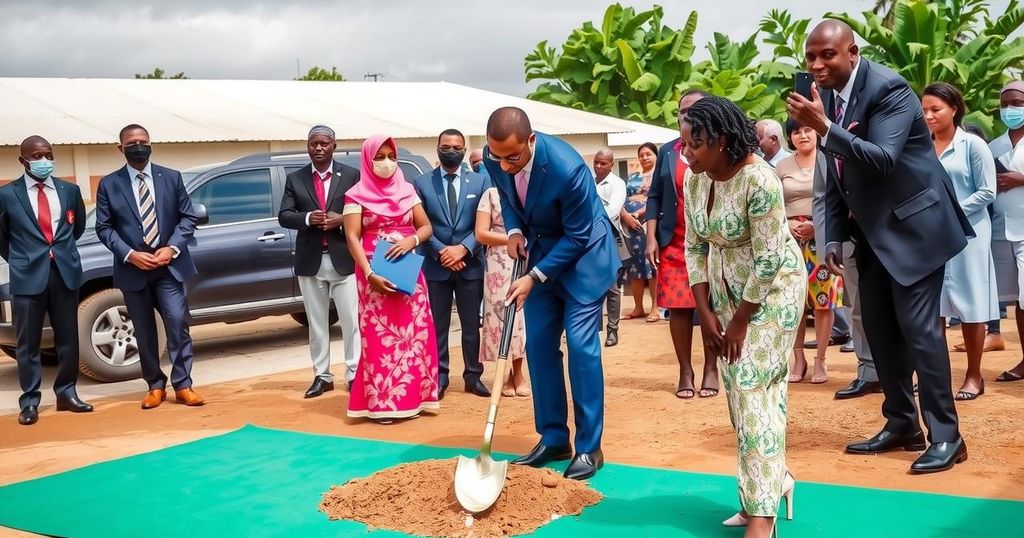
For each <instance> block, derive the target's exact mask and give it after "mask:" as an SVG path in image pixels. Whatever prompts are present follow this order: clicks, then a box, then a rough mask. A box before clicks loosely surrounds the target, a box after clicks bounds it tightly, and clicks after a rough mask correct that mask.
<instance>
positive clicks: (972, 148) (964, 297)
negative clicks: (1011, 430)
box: [921, 82, 999, 400]
mask: <svg viewBox="0 0 1024 538" xmlns="http://www.w3.org/2000/svg"><path fill="white" fill-rule="evenodd" d="M921 105H922V106H923V108H924V117H925V121H926V122H927V124H928V129H929V130H930V131H931V133H932V141H933V143H934V144H935V153H936V154H937V155H938V156H939V162H941V163H942V166H943V167H944V168H945V169H946V172H947V173H948V174H949V178H950V180H952V182H953V188H954V189H955V190H956V197H957V200H959V201H960V207H962V208H963V210H964V213H965V214H966V215H967V218H968V219H969V220H970V221H971V226H973V227H974V233H975V234H976V235H975V237H973V238H970V239H969V240H968V242H967V246H966V247H965V248H964V249H963V250H962V251H961V252H960V254H957V255H956V256H954V257H953V259H951V260H949V261H948V262H946V278H945V280H944V281H943V283H942V298H941V302H940V306H939V312H940V315H941V316H942V317H943V318H951V317H955V318H958V319H960V321H961V330H962V331H963V335H964V345H965V347H966V348H967V375H966V377H965V379H964V383H963V385H961V386H960V390H959V391H957V393H956V396H955V399H957V400H974V399H975V398H977V397H978V396H981V395H982V394H984V393H985V381H984V379H983V378H982V376H981V354H982V350H983V347H984V345H985V326H986V322H988V321H989V320H992V319H999V298H998V294H997V292H996V272H995V264H994V263H993V262H992V220H991V217H990V216H989V213H988V206H989V204H991V203H992V202H993V201H994V200H995V198H996V165H995V159H993V158H992V152H991V151H990V150H989V149H988V144H986V143H985V141H984V140H982V139H981V138H979V137H977V136H975V135H972V134H970V133H968V132H966V131H964V130H963V128H962V127H961V126H960V122H961V121H962V120H963V117H964V114H965V113H966V106H965V104H964V98H963V96H962V95H961V94H960V92H959V91H958V90H957V89H956V88H955V87H953V86H951V85H949V84H946V83H944V82H939V83H935V84H932V85H930V86H928V87H927V88H925V89H924V92H923V95H922V97H921Z"/></svg>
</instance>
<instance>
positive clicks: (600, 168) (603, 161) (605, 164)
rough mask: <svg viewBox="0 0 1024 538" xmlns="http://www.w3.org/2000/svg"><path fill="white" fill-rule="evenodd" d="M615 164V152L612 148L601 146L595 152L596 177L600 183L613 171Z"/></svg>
mask: <svg viewBox="0 0 1024 538" xmlns="http://www.w3.org/2000/svg"><path fill="white" fill-rule="evenodd" d="M614 165H615V154H613V153H612V150H611V148H601V149H599V150H597V153H595V154H594V179H596V180H597V182H598V183H600V182H602V181H604V178H606V177H608V174H610V173H612V166H614Z"/></svg>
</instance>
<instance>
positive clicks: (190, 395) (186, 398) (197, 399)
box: [174, 387, 206, 407]
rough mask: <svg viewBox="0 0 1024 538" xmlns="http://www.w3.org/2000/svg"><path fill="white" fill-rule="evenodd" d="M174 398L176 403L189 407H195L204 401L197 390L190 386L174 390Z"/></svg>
mask: <svg viewBox="0 0 1024 538" xmlns="http://www.w3.org/2000/svg"><path fill="white" fill-rule="evenodd" d="M174 399H175V400H176V401H177V402H178V403H180V404H185V405H187V406H190V407H197V406H200V405H203V404H204V403H206V400H204V399H203V397H202V396H200V395H199V393H198V392H196V391H194V390H192V387H189V388H187V389H181V390H176V391H174Z"/></svg>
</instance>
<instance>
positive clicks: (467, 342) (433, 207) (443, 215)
mask: <svg viewBox="0 0 1024 538" xmlns="http://www.w3.org/2000/svg"><path fill="white" fill-rule="evenodd" d="M465 156H466V137H464V136H463V135H462V133H461V132H459V131H458V130H456V129H448V130H446V131H444V132H442V133H441V135H440V136H438V137H437V158H438V160H439V161H440V162H441V165H440V166H439V167H437V168H435V169H433V170H432V171H430V172H427V173H426V174H423V175H421V176H419V177H418V178H416V179H415V180H414V181H413V185H414V186H415V187H416V194H417V195H418V196H419V197H420V200H421V201H422V202H423V209H424V210H425V211H426V212H427V217H428V218H429V219H430V225H431V226H432V227H433V229H434V235H432V236H431V237H430V240H429V241H427V242H425V243H423V244H422V245H421V246H420V253H421V254H423V256H424V257H425V258H426V260H425V261H424V262H423V275H424V276H425V277H426V279H427V289H428V292H429V294H430V311H431V314H432V315H433V316H434V327H436V331H437V356H438V374H439V377H440V378H439V383H440V387H439V389H438V398H439V399H440V398H444V393H445V391H446V390H448V370H449V367H448V365H449V352H448V330H449V326H450V324H451V318H452V295H453V294H454V297H455V307H456V309H457V310H458V311H459V322H460V323H461V324H462V360H463V362H464V363H465V369H464V370H463V372H462V379H463V380H464V381H465V383H466V392H470V393H473V394H476V395H477V396H483V397H487V396H490V395H491V392H490V391H489V390H487V385H484V384H483V383H482V382H481V381H480V374H482V373H483V371H484V367H483V365H482V364H480V305H481V303H482V302H483V300H484V280H483V279H484V249H483V248H482V247H481V246H480V244H479V243H477V241H476V234H475V227H476V208H477V206H478V205H479V204H480V199H481V198H483V196H484V191H486V190H487V188H488V187H489V186H490V183H489V182H488V181H487V178H485V177H483V176H481V175H480V174H477V173H475V172H470V171H469V170H467V169H465V168H464V167H463V166H462V159H463V158H464V157H465Z"/></svg>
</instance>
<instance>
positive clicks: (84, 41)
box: [0, 0, 1006, 96]
mask: <svg viewBox="0 0 1024 538" xmlns="http://www.w3.org/2000/svg"><path fill="white" fill-rule="evenodd" d="M1005 3H1006V1H1005V0H1003V1H999V0H996V2H995V4H996V5H1005ZM623 4H628V5H633V6H636V7H637V8H639V9H643V8H648V7H649V6H650V5H652V3H650V2H623ZM872 4H873V2H871V1H870V0H815V1H813V2H811V1H807V0H801V1H796V0H776V1H774V2H772V1H769V2H765V1H759V0H727V1H725V0H723V1H703V2H697V1H664V2H661V5H663V6H664V8H665V23H666V24H668V25H669V26H672V27H675V28H678V27H681V26H682V25H683V24H684V22H685V20H686V17H687V16H688V15H689V13H690V11H691V10H697V11H698V12H699V13H700V19H699V22H698V26H697V28H698V34H697V39H696V42H697V45H698V54H699V55H701V56H704V55H706V52H705V51H704V50H703V44H704V43H706V42H707V41H708V40H709V39H710V37H711V34H712V32H715V31H720V32H725V33H727V34H729V35H730V36H731V37H732V38H733V39H734V40H739V39H741V38H746V37H747V36H749V35H750V34H751V33H752V32H753V31H754V30H755V29H756V28H757V24H758V21H759V19H760V18H761V17H762V16H763V15H764V14H765V13H766V12H767V10H768V9H770V8H771V7H776V8H782V9H789V10H790V11H791V12H792V13H793V14H794V15H796V16H798V17H820V16H821V15H822V14H823V13H825V12H826V11H830V10H835V11H839V10H850V11H857V12H860V11H863V10H865V9H868V8H869V7H870V6H871V5H872ZM607 5H608V4H607V3H606V2H595V1H592V0H591V1H586V0H519V1H517V2H516V1H507V2H493V1H489V0H482V1H477V2H472V1H468V0H467V1H457V2H456V1H443V0H434V1H413V0H405V1H392V2H351V1H334V2H332V1H324V0H321V1H319V2H309V1H307V2H298V1H291V0H274V1H270V0H244V1H243V0H219V1H217V2H211V1H207V0H174V1H164V2H155V1H145V0H135V1H129V2H126V1H124V0H116V1H115V0H60V1H53V0H51V1H50V2H45V3H43V2H38V1H23V0H0V13H3V17H2V18H0V51H3V53H2V54H0V76H4V77H37V76H43V77H127V78H131V77H132V76H133V74H134V73H146V72H150V71H152V70H153V68H154V67H161V68H163V69H165V70H166V71H168V72H169V73H176V72H179V71H184V72H185V73H186V74H187V75H188V76H189V77H191V78H204V79H220V78H230V79H292V78H295V77H296V72H297V65H296V63H297V62H298V67H299V69H301V71H302V72H305V70H306V69H308V68H309V67H310V66H314V65H318V66H322V67H327V68H330V66H337V68H338V70H339V71H341V72H342V73H343V74H344V75H345V77H346V78H348V79H349V80H362V79H363V75H364V74H366V73H384V74H385V80H388V81H438V80H445V81H449V82H456V83H461V84H467V85H470V86H475V87H480V88H485V89H489V90H494V91H499V92H504V93H510V94H513V95H520V96H521V95H525V94H526V93H527V92H529V90H530V89H531V86H533V85H527V84H526V82H525V81H524V80H523V79H524V77H523V58H524V57H525V56H526V55H527V54H528V53H529V52H530V51H531V50H533V48H534V47H535V46H536V44H537V43H538V42H539V41H541V40H544V39H547V40H548V41H549V43H551V44H558V45H560V44H561V43H562V42H564V40H565V38H566V37H567V36H568V35H569V33H570V32H571V30H572V29H573V28H575V27H577V26H579V25H580V24H581V23H582V22H584V21H587V20H592V21H595V24H596V25H597V26H600V20H601V17H602V15H603V13H604V9H605V7H606V6H607Z"/></svg>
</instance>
